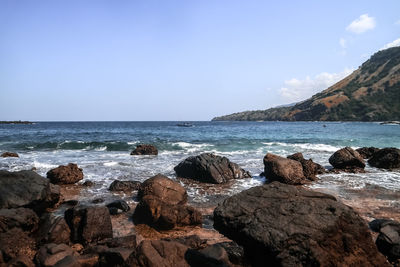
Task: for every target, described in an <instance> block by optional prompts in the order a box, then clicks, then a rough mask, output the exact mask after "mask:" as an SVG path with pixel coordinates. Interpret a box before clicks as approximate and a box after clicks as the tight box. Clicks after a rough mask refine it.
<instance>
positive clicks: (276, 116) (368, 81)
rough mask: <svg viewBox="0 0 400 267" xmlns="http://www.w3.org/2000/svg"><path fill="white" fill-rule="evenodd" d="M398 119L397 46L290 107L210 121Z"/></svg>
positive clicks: (399, 77)
mask: <svg viewBox="0 0 400 267" xmlns="http://www.w3.org/2000/svg"><path fill="white" fill-rule="evenodd" d="M399 119H400V47H393V48H389V49H386V50H382V51H379V52H377V53H375V54H374V55H373V56H372V57H371V58H370V59H369V60H367V61H366V62H364V63H363V64H362V65H361V67H360V68H358V69H357V70H356V71H354V72H353V73H352V74H350V75H349V76H347V77H346V78H344V79H343V80H341V81H339V82H338V83H336V84H334V85H333V86H331V87H329V88H327V89H326V90H324V91H322V92H320V93H318V94H316V95H314V96H312V97H311V98H309V99H307V100H305V101H302V102H300V103H297V104H296V105H294V106H290V107H277V108H270V109H267V110H256V111H245V112H238V113H234V114H230V115H226V116H221V117H216V118H214V119H213V120H237V121H243V120H245V121H258V120H264V121H275V120H282V121H315V120H321V121H385V120H399Z"/></svg>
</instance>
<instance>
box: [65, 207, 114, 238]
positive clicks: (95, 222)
mask: <svg viewBox="0 0 400 267" xmlns="http://www.w3.org/2000/svg"><path fill="white" fill-rule="evenodd" d="M65 220H66V222H67V224H68V225H69V227H70V229H71V239H72V241H74V242H81V243H84V244H87V243H91V242H94V241H97V240H101V239H104V238H109V237H112V235H113V231H112V224H111V217H110V213H109V211H108V208H107V207H105V206H76V207H73V208H70V209H68V210H66V211H65Z"/></svg>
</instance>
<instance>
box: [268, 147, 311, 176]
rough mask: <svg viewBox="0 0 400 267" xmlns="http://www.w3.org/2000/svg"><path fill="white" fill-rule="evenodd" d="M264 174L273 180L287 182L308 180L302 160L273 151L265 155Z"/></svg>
mask: <svg viewBox="0 0 400 267" xmlns="http://www.w3.org/2000/svg"><path fill="white" fill-rule="evenodd" d="M264 174H265V177H267V178H268V179H270V180H272V181H278V182H281V183H285V184H304V183H306V181H307V179H306V177H305V176H304V172H303V167H302V165H301V163H300V162H298V161H296V160H292V159H287V158H283V157H280V156H277V155H274V154H271V153H267V154H266V155H265V157H264Z"/></svg>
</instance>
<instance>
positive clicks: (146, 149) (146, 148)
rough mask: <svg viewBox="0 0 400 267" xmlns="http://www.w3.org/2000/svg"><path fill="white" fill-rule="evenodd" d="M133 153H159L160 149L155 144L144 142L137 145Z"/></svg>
mask: <svg viewBox="0 0 400 267" xmlns="http://www.w3.org/2000/svg"><path fill="white" fill-rule="evenodd" d="M131 155H158V150H157V148H156V147H155V146H153V145H148V144H143V145H138V146H136V149H135V150H133V151H132V152H131Z"/></svg>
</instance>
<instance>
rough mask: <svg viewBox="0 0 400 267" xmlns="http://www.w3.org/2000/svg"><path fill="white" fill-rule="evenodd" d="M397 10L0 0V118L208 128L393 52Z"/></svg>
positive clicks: (389, 2) (315, 4)
mask: <svg viewBox="0 0 400 267" xmlns="http://www.w3.org/2000/svg"><path fill="white" fill-rule="evenodd" d="M399 11H400V1H398V0H386V1H365V0H364V1H356V0H354V1H341V0H337V1H318V0H315V1H252V0H249V1H236V0H209V1H208V0H201V1H200V0H193V1H186V0H182V1H169V0H163V1H152V0H146V1H144V0H143V1H133V0H130V1H125V0H118V1H110V0H108V1H102V0H96V1H91V0H86V1H80V0H58V1H53V0H51V1H43V0H36V1H30V0H0V120H31V121H147V120H152V121H163V120H184V121H192V120H210V119H212V118H213V117H215V116H220V115H225V114H229V113H233V112H239V111H245V110H258V109H266V108H270V107H274V106H278V105H282V104H289V103H293V102H297V101H301V100H304V99H306V98H308V97H310V96H312V95H313V94H315V93H317V92H319V91H322V90H324V89H326V88H327V87H328V86H330V85H332V84H333V83H335V82H337V81H339V80H340V79H342V78H343V77H345V76H346V75H348V74H350V73H351V72H352V71H353V70H355V69H356V68H358V67H359V66H360V65H361V64H362V63H363V62H364V61H366V60H367V59H368V58H369V57H370V56H371V55H372V54H373V53H375V52H377V51H379V50H380V49H384V48H388V47H391V46H398V45H400V12H399Z"/></svg>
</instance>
